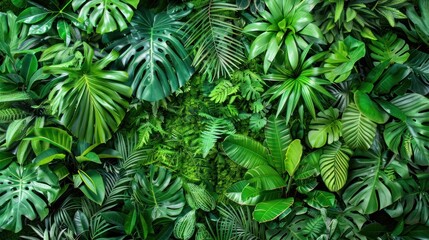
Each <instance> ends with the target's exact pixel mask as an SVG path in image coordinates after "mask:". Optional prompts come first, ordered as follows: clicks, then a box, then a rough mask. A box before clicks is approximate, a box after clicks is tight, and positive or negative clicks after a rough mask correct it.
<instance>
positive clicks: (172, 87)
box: [110, 11, 193, 102]
mask: <svg viewBox="0 0 429 240" xmlns="http://www.w3.org/2000/svg"><path fill="white" fill-rule="evenodd" d="M182 26H183V23H181V22H179V21H177V20H176V19H175V18H173V17H172V16H170V15H168V14H167V13H164V12H162V13H158V14H154V13H152V12H150V11H143V12H136V13H135V16H134V18H133V20H132V21H131V26H130V29H129V31H130V32H129V34H127V35H126V36H125V37H124V38H122V39H119V40H116V41H114V42H113V43H112V44H111V46H110V47H111V48H114V49H115V50H116V51H119V52H120V53H121V55H120V57H119V61H120V63H121V65H122V66H123V67H127V71H128V73H129V75H130V81H132V89H133V93H134V94H135V96H136V97H137V98H139V99H142V100H146V101H151V102H152V101H158V100H161V99H164V98H166V97H167V96H168V95H170V94H171V93H173V92H175V91H176V90H178V89H179V88H180V87H182V86H183V85H184V84H185V83H186V82H187V81H188V80H189V79H190V77H191V76H192V74H193V69H192V67H191V59H190V57H189V54H188V52H187V51H186V49H185V47H184V46H183V44H182V42H181V38H182V37H183V32H182V31H181V27H182Z"/></svg>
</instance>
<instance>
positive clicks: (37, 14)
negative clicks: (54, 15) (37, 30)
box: [16, 7, 49, 24]
mask: <svg viewBox="0 0 429 240" xmlns="http://www.w3.org/2000/svg"><path fill="white" fill-rule="evenodd" d="M48 14H49V12H48V11H46V10H45V9H43V8H38V7H29V8H26V9H25V10H24V11H22V12H21V13H20V14H19V16H18V18H17V19H16V21H17V22H23V23H27V24H35V23H37V22H40V21H41V20H43V19H44V18H45V17H46V16H47V15H48Z"/></svg>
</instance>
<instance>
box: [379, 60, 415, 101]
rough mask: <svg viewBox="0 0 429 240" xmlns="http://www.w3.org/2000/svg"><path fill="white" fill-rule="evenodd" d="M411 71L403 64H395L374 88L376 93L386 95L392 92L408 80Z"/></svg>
mask: <svg viewBox="0 0 429 240" xmlns="http://www.w3.org/2000/svg"><path fill="white" fill-rule="evenodd" d="M410 72H411V69H410V68H407V67H404V66H403V65H401V64H394V65H393V66H391V67H390V68H389V69H387V71H386V72H385V73H384V74H383V76H382V77H381V79H379V80H378V82H377V84H376V85H375V87H374V93H375V94H378V95H385V94H388V93H390V92H391V91H392V88H393V87H395V86H396V85H398V84H399V83H400V82H401V81H403V80H404V79H406V77H407V76H408V75H409V74H410Z"/></svg>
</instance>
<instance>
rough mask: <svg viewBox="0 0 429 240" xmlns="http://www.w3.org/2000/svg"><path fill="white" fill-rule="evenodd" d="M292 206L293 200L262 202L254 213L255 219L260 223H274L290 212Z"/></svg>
mask: <svg viewBox="0 0 429 240" xmlns="http://www.w3.org/2000/svg"><path fill="white" fill-rule="evenodd" d="M292 204H293V198H285V199H276V200H271V201H266V202H260V203H258V204H257V205H256V207H255V210H254V211H253V218H254V219H255V220H256V221H258V222H260V223H263V222H269V221H272V220H274V219H276V218H277V217H278V216H280V215H281V214H282V213H284V212H285V211H286V210H288V209H289V208H290V207H291V206H292Z"/></svg>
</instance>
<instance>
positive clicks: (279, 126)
mask: <svg viewBox="0 0 429 240" xmlns="http://www.w3.org/2000/svg"><path fill="white" fill-rule="evenodd" d="M265 138H266V139H267V146H268V149H269V150H270V153H271V156H272V161H273V165H274V166H275V168H276V169H277V171H278V172H284V171H285V169H284V158H285V154H286V150H287V147H288V146H289V144H290V142H291V141H292V139H291V136H290V133H289V129H288V127H287V125H286V121H284V120H281V119H280V118H276V117H274V116H271V117H270V118H269V119H268V124H267V126H266V128H265Z"/></svg>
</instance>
